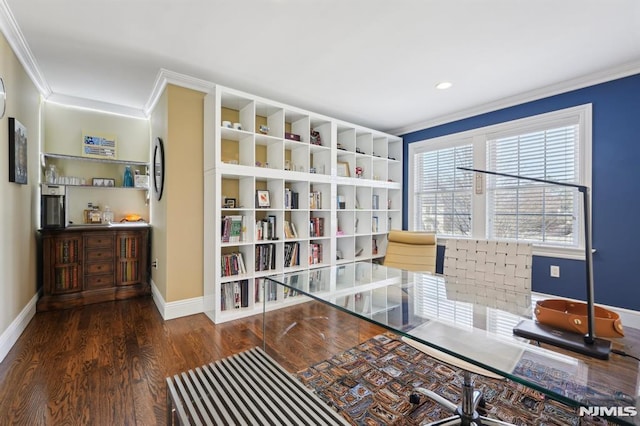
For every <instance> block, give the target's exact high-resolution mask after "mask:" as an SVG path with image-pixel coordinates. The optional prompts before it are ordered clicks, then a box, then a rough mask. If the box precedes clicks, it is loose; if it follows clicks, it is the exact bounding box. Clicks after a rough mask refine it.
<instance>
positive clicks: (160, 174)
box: [153, 138, 164, 201]
mask: <svg viewBox="0 0 640 426" xmlns="http://www.w3.org/2000/svg"><path fill="white" fill-rule="evenodd" d="M153 189H154V191H155V193H156V198H157V199H158V201H160V199H161V198H162V192H163V190H164V143H163V142H162V139H160V138H156V141H155V144H154V147H153Z"/></svg>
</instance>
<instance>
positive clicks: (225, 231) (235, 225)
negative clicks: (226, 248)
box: [222, 215, 244, 243]
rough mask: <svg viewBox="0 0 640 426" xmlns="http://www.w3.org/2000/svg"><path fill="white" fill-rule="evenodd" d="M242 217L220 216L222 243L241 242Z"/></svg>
mask: <svg viewBox="0 0 640 426" xmlns="http://www.w3.org/2000/svg"><path fill="white" fill-rule="evenodd" d="M243 229H244V216H242V215H230V216H222V242H223V243H237V242H240V241H243V240H244V239H243Z"/></svg>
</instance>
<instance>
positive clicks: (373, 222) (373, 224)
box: [371, 216, 378, 232]
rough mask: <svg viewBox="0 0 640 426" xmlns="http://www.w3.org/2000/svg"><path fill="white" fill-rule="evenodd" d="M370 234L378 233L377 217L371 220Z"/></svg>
mask: <svg viewBox="0 0 640 426" xmlns="http://www.w3.org/2000/svg"><path fill="white" fill-rule="evenodd" d="M371 232H378V216H373V217H372V218H371Z"/></svg>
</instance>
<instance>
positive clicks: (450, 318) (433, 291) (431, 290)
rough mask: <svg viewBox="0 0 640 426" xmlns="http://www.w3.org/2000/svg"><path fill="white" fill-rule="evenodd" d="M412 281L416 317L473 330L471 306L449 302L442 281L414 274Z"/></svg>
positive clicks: (458, 302) (425, 275) (433, 277)
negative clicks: (414, 282)
mask: <svg viewBox="0 0 640 426" xmlns="http://www.w3.org/2000/svg"><path fill="white" fill-rule="evenodd" d="M414 279H415V280H416V286H415V287H414V291H415V294H414V300H415V306H414V309H415V314H416V315H417V316H419V317H422V318H433V319H438V320H439V321H442V322H447V323H451V324H455V325H456V326H458V327H460V328H466V329H472V328H473V305H472V304H471V303H467V302H460V301H456V300H449V299H448V298H447V288H446V285H445V281H444V279H442V278H439V277H435V276H429V275H427V274H416V275H414ZM427 280H428V281H429V282H426V281H427ZM420 281H425V282H420Z"/></svg>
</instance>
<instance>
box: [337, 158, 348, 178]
mask: <svg viewBox="0 0 640 426" xmlns="http://www.w3.org/2000/svg"><path fill="white" fill-rule="evenodd" d="M336 174H337V175H338V176H340V177H350V176H351V173H350V172H349V163H347V162H345V161H338V162H337V163H336Z"/></svg>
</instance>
